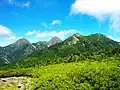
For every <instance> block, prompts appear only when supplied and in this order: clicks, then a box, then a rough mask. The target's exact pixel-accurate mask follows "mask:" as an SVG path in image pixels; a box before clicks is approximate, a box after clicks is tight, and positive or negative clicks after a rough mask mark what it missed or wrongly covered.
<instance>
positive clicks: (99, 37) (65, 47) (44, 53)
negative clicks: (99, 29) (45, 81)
mask: <svg viewBox="0 0 120 90" xmlns="http://www.w3.org/2000/svg"><path fill="white" fill-rule="evenodd" d="M118 47H120V44H119V42H117V41H114V40H112V39H110V38H108V37H106V36H105V35H103V34H99V33H96V34H91V35H88V36H83V35H80V34H79V33H76V34H73V35H72V36H70V37H68V38H66V39H65V40H64V41H62V40H60V39H59V38H58V37H53V38H52V39H51V40H50V41H49V42H46V41H39V42H36V43H30V42H29V41H28V40H27V39H25V38H23V39H19V40H17V41H16V42H15V43H13V44H10V45H8V46H6V47H0V62H2V63H1V64H5V61H6V60H8V62H10V63H11V62H18V61H19V60H22V59H23V58H24V57H27V56H28V55H31V54H32V53H34V52H38V53H39V52H40V54H39V55H38V56H39V57H41V58H42V59H49V58H50V57H52V58H54V57H64V56H67V55H70V54H79V53H83V52H89V51H91V52H92V51H98V50H101V49H105V50H109V49H111V48H118ZM31 56H34V55H31ZM4 58H5V59H4ZM31 58H32V57H31ZM41 58H40V59H41Z"/></svg>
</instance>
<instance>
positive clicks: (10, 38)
mask: <svg viewBox="0 0 120 90" xmlns="http://www.w3.org/2000/svg"><path fill="white" fill-rule="evenodd" d="M8 39H9V40H15V39H16V36H11V37H9V38H8Z"/></svg>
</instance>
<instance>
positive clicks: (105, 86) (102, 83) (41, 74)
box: [0, 61, 120, 90]
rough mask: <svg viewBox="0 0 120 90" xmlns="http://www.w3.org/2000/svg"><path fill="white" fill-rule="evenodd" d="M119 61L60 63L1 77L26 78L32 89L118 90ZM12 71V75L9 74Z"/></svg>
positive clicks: (3, 72) (119, 82) (119, 86)
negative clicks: (29, 79) (29, 78)
mask: <svg viewBox="0 0 120 90" xmlns="http://www.w3.org/2000/svg"><path fill="white" fill-rule="evenodd" d="M119 66H120V62H119V61H109V62H97V61H96V62H89V61H81V62H79V63H74V62H73V63H66V64H65V63H63V64H56V65H48V66H41V67H35V68H27V69H25V68H22V69H20V70H18V69H14V70H13V69H12V70H11V71H10V70H8V71H2V72H0V73H2V77H3V75H4V76H6V75H8V73H6V72H9V75H11V76H12V75H13V76H19V75H21V74H23V75H24V76H29V77H31V78H32V82H33V84H32V90H38V89H39V90H52V89H53V90H55V89H59V90H65V89H69V90H70V89H71V90H73V89H78V90H84V89H85V90H110V89H111V90H113V89H117V90H119V89H120V74H119V73H120V67H119ZM13 72H16V73H13ZM0 75H1V74H0Z"/></svg>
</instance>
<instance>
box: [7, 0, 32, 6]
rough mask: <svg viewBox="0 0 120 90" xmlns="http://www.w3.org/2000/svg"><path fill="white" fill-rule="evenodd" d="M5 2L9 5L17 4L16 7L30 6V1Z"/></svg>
mask: <svg viewBox="0 0 120 90" xmlns="http://www.w3.org/2000/svg"><path fill="white" fill-rule="evenodd" d="M7 3H8V4H10V5H14V6H18V7H30V4H31V2H30V1H26V2H24V1H17V0H7Z"/></svg>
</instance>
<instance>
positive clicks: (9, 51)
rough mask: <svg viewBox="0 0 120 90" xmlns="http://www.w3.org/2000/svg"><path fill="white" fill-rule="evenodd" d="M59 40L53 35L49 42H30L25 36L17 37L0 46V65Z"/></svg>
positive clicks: (15, 60) (14, 60)
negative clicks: (17, 38) (9, 42)
mask: <svg viewBox="0 0 120 90" xmlns="http://www.w3.org/2000/svg"><path fill="white" fill-rule="evenodd" d="M60 42H61V40H60V39H59V38H57V37H54V38H53V39H51V40H50V41H49V42H46V41H39V42H37V43H30V42H29V41H28V40H27V39H25V38H23V39H19V40H18V41H16V42H15V43H13V44H10V45H8V46H6V47H0V65H3V64H9V63H13V62H18V61H19V60H22V59H23V58H24V57H26V56H28V55H30V54H31V53H33V52H40V51H42V50H44V49H46V48H48V46H51V45H54V44H56V43H60Z"/></svg>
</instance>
